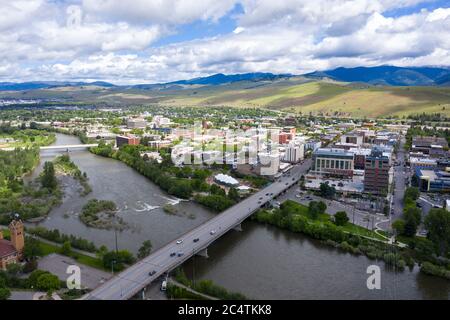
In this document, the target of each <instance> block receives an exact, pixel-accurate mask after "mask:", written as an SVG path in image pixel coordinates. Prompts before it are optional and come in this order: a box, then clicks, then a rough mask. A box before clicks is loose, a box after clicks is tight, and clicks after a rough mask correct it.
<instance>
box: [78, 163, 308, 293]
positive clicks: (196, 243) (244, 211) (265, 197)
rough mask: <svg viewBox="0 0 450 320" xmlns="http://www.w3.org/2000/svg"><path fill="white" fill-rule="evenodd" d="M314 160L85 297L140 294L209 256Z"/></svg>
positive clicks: (164, 247) (297, 178)
mask: <svg viewBox="0 0 450 320" xmlns="http://www.w3.org/2000/svg"><path fill="white" fill-rule="evenodd" d="M310 165H311V160H309V159H308V160H306V161H305V162H304V163H303V164H301V165H296V166H294V167H293V168H292V169H291V171H290V172H289V173H287V174H284V175H283V176H282V177H280V178H279V179H278V180H277V181H275V182H273V183H272V184H270V185H269V186H268V187H266V188H264V189H262V190H261V191H259V192H257V193H256V194H254V195H252V196H251V197H248V198H247V199H245V200H243V201H241V202H239V203H237V204H236V205H234V206H233V207H231V208H229V209H227V210H225V211H224V212H222V213H220V214H218V215H217V216H215V217H214V218H212V219H210V220H208V221H206V222H205V223H203V224H201V225H200V226H198V227H196V228H194V229H192V230H190V231H188V232H187V233H185V234H184V235H182V236H180V237H178V238H177V239H174V240H173V241H171V242H170V243H168V244H167V245H165V246H163V247H162V248H160V249H158V250H157V251H155V252H154V253H152V254H150V255H149V256H147V257H146V258H144V259H142V260H140V261H138V262H137V263H136V264H134V265H133V266H131V267H129V268H128V269H126V270H124V271H122V272H121V273H119V274H117V275H116V276H115V277H113V278H111V279H110V280H109V281H107V282H105V283H103V284H102V285H101V286H99V287H98V288H96V289H95V290H93V291H91V292H90V293H89V294H88V295H87V296H86V297H85V299H89V300H126V299H130V298H132V297H133V296H135V295H136V294H138V293H139V291H141V290H142V289H143V288H144V287H146V286H147V285H149V284H150V283H151V282H152V281H154V280H156V279H158V278H159V277H160V276H162V275H164V274H165V273H167V272H170V271H172V270H173V269H175V268H176V267H178V266H179V265H181V264H182V263H184V262H185V261H186V260H188V259H189V258H190V257H192V256H194V255H196V254H198V255H202V256H205V257H207V255H208V253H207V248H208V246H210V245H211V244H212V243H213V242H214V241H216V240H217V239H219V238H220V237H221V236H223V235H224V234H226V233H227V232H228V231H230V230H233V229H234V230H240V226H241V223H242V222H243V221H244V220H245V219H247V218H248V217H249V216H251V215H252V214H253V213H254V212H256V211H257V210H258V209H260V208H261V207H263V206H265V205H266V203H268V202H270V201H272V200H273V199H274V198H276V197H277V196H278V195H279V194H281V193H283V192H284V191H286V190H287V189H288V188H290V187H292V186H294V185H295V184H296V183H297V182H298V181H299V179H300V177H301V176H302V175H303V174H304V173H306V171H307V170H308V168H309V167H310Z"/></svg>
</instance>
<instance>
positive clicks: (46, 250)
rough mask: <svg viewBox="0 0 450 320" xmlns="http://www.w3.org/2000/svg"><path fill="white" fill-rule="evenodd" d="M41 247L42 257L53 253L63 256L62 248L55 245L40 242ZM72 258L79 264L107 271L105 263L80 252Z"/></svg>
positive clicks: (75, 253)
mask: <svg viewBox="0 0 450 320" xmlns="http://www.w3.org/2000/svg"><path fill="white" fill-rule="evenodd" d="M40 246H41V249H42V256H43V257H44V256H47V255H49V254H52V253H59V254H61V250H60V247H58V246H56V245H53V244H48V243H44V242H40ZM71 258H74V259H75V260H77V261H78V262H79V263H81V264H84V265H87V266H90V267H93V268H96V269H101V270H106V269H105V268H104V267H103V262H102V261H101V260H100V259H97V258H93V257H90V256H87V255H84V254H81V253H78V252H74V253H73V254H72V256H71Z"/></svg>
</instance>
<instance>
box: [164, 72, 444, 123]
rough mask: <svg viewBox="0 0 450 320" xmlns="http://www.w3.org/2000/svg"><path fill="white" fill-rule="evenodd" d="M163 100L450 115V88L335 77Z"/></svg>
mask: <svg viewBox="0 0 450 320" xmlns="http://www.w3.org/2000/svg"><path fill="white" fill-rule="evenodd" d="M159 103H160V104H168V105H189V106H194V105H206V106H211V105H214V106H220V105H227V106H234V107H260V108H268V109H272V110H282V111H291V112H297V113H300V112H301V113H303V114H309V113H310V112H311V113H313V114H316V113H325V114H330V115H331V114H335V113H336V114H340V115H345V116H358V117H364V116H368V117H378V116H388V115H398V116H403V115H408V114H415V113H422V112H426V113H431V112H440V113H443V114H446V115H449V116H450V88H448V87H392V86H383V87H378V86H377V87H375V86H369V85H367V84H356V83H352V84H348V83H341V82H330V81H309V82H303V83H298V81H295V80H291V81H283V82H282V83H276V82H275V83H266V84H264V85H260V86H258V87H245V86H243V85H241V87H238V86H236V85H235V86H234V87H228V86H224V87H220V88H218V87H215V88H209V89H207V90H196V91H195V92H191V91H190V90H187V91H185V92H178V93H171V94H168V95H166V96H165V97H164V98H161V99H159Z"/></svg>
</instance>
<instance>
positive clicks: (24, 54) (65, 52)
mask: <svg viewBox="0 0 450 320" xmlns="http://www.w3.org/2000/svg"><path fill="white" fill-rule="evenodd" d="M0 10H1V12H3V16H2V19H1V20H0V81H29V80H83V81H95V80H104V81H110V82H113V83H143V82H146V83H149V82H164V81H174V80H179V79H187V78H193V77H199V76H206V75H210V74H214V73H228V74H229V73H244V72H273V73H292V74H302V73H306V72H311V71H315V70H326V69H332V68H336V67H339V66H345V67H355V66H375V65H382V64H391V65H398V66H423V65H436V66H444V67H448V66H450V32H449V30H450V3H449V1H448V0H447V1H443V0H436V1H432V0H424V1H422V0H316V1H307V0H283V1H274V0H221V1H216V0H202V1H198V0H164V1H160V0H133V1H121V0H103V1H98V0H71V1H62V0H61V1H50V0H12V1H9V0H8V1H7V0H0Z"/></svg>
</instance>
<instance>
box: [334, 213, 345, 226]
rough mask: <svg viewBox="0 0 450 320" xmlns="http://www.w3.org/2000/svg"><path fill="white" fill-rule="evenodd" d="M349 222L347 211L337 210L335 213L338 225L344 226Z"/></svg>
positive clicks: (335, 221)
mask: <svg viewBox="0 0 450 320" xmlns="http://www.w3.org/2000/svg"><path fill="white" fill-rule="evenodd" d="M347 222H348V216H347V213H346V212H345V211H339V212H336V214H335V215H334V223H335V224H336V225H337V226H343V225H345V224H346V223H347Z"/></svg>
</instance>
